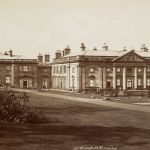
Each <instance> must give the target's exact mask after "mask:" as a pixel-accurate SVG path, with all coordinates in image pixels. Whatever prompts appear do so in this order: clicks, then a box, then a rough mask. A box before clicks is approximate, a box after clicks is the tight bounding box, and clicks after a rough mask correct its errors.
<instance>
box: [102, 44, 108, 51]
mask: <svg viewBox="0 0 150 150" xmlns="http://www.w3.org/2000/svg"><path fill="white" fill-rule="evenodd" d="M102 48H103V50H105V51H107V50H108V46H107V44H106V43H104V45H103V47H102Z"/></svg>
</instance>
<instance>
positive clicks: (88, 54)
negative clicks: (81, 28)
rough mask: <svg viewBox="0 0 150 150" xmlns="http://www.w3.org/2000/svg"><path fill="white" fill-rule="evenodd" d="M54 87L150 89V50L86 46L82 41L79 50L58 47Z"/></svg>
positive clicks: (53, 70)
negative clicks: (115, 49)
mask: <svg viewBox="0 0 150 150" xmlns="http://www.w3.org/2000/svg"><path fill="white" fill-rule="evenodd" d="M52 88H54V89H65V90H77V91H78V90H79V91H80V90H85V89H87V90H88V89H93V90H99V89H122V90H126V89H127V90H128V89H129V90H132V89H139V90H143V89H150V52H149V51H148V49H147V48H146V47H145V45H143V46H142V48H141V49H140V50H139V51H135V50H130V51H127V50H126V49H125V48H124V49H123V50H121V51H113V50H109V49H108V46H107V45H106V44H105V45H104V46H103V48H102V50H97V49H96V48H94V49H93V50H86V47H85V45H84V44H83V43H82V44H81V50H80V51H79V52H71V49H70V48H66V49H65V50H64V51H63V52H61V51H57V52H56V56H55V59H54V60H53V63H52Z"/></svg>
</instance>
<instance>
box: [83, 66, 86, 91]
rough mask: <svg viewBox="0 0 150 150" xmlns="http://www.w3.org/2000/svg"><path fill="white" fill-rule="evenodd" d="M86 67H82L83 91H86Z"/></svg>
mask: <svg viewBox="0 0 150 150" xmlns="http://www.w3.org/2000/svg"><path fill="white" fill-rule="evenodd" d="M85 71H86V70H85V66H82V89H85V82H86V72H85Z"/></svg>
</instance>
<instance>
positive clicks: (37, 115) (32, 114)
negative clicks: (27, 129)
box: [0, 89, 47, 124]
mask: <svg viewBox="0 0 150 150" xmlns="http://www.w3.org/2000/svg"><path fill="white" fill-rule="evenodd" d="M28 102H29V95H28V94H27V93H26V92H14V91H12V90H8V89H1V90H0V122H14V123H22V124H23V123H41V122H43V121H44V122H45V121H46V120H47V119H46V118H45V117H44V116H43V114H42V113H41V112H40V111H37V110H36V109H35V108H32V107H30V106H28V105H27V103H28Z"/></svg>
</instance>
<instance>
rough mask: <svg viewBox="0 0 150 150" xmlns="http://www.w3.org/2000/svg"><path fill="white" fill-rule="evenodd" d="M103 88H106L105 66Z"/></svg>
mask: <svg viewBox="0 0 150 150" xmlns="http://www.w3.org/2000/svg"><path fill="white" fill-rule="evenodd" d="M103 89H106V67H103Z"/></svg>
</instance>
